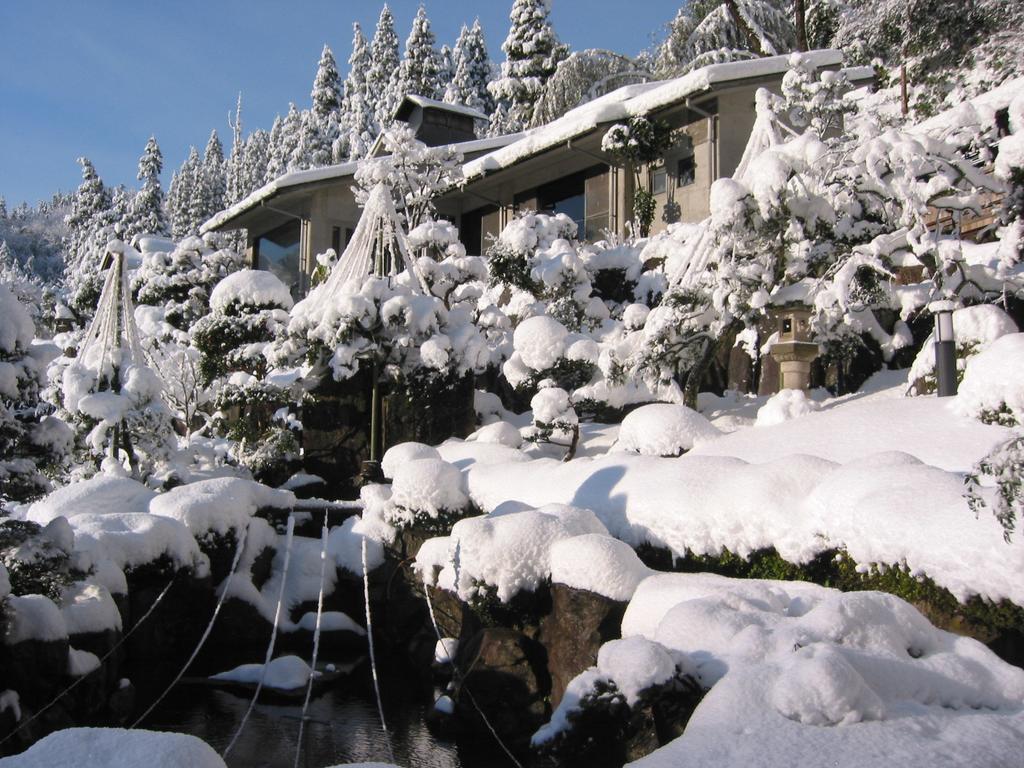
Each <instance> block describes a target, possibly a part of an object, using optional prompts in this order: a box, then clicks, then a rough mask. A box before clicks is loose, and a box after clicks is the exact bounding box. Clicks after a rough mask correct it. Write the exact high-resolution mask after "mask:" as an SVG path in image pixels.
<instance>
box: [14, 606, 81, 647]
mask: <svg viewBox="0 0 1024 768" xmlns="http://www.w3.org/2000/svg"><path fill="white" fill-rule="evenodd" d="M4 610H5V613H6V617H7V627H6V631H5V632H4V637H3V641H4V643H5V644H7V645H14V644H15V643H20V642H22V641H24V640H41V641H44V642H46V641H50V640H63V639H64V638H66V637H67V636H68V629H67V625H66V624H65V623H64V616H63V614H61V612H60V608H58V607H57V606H56V605H55V604H54V602H53V601H52V600H50V598H48V597H46V596H45V595H10V596H8V598H7V601H6V603H5V605H4Z"/></svg>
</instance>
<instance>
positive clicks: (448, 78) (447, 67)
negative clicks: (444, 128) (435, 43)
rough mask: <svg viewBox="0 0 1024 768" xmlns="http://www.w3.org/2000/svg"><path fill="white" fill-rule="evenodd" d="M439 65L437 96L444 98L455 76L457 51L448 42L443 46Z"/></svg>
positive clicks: (438, 57)
mask: <svg viewBox="0 0 1024 768" xmlns="http://www.w3.org/2000/svg"><path fill="white" fill-rule="evenodd" d="M463 26H465V25H463ZM437 66H438V69H437V98H438V99H443V98H444V92H445V90H446V89H447V88H448V86H449V85H450V84H451V82H452V80H453V79H454V78H455V52H454V51H452V48H451V46H450V45H448V43H445V44H444V45H442V46H441V50H440V52H439V53H438V55H437Z"/></svg>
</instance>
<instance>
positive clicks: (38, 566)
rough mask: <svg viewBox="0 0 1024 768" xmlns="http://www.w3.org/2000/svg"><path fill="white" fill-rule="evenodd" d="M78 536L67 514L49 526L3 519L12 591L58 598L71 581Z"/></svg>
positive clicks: (1, 543) (1, 542) (1, 536)
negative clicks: (65, 517) (69, 569)
mask: <svg viewBox="0 0 1024 768" xmlns="http://www.w3.org/2000/svg"><path fill="white" fill-rule="evenodd" d="M74 539H75V535H74V532H73V531H72V530H71V527H70V526H69V525H68V521H67V520H65V519H64V518H63V517H58V518H56V519H55V520H53V521H51V522H50V523H48V524H46V525H45V526H42V525H40V524H38V523H33V522H30V521H28V520H9V519H8V520H0V564H2V565H3V567H4V569H5V570H6V574H7V577H8V580H9V586H10V590H11V592H12V593H13V594H15V595H46V596H47V597H49V598H50V599H51V600H58V599H59V598H60V594H61V591H62V590H63V589H64V587H65V586H67V585H68V584H69V583H70V582H71V575H70V574H69V571H68V567H69V563H70V555H71V552H72V549H73V546H74Z"/></svg>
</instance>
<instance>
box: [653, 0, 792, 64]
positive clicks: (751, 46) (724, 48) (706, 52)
mask: <svg viewBox="0 0 1024 768" xmlns="http://www.w3.org/2000/svg"><path fill="white" fill-rule="evenodd" d="M795 46H796V30H795V28H794V25H793V17H792V14H791V13H790V8H789V3H788V2H787V0H695V1H694V2H691V3H688V4H686V5H684V6H683V7H682V8H680V10H679V12H678V13H677V14H676V17H675V18H674V19H673V20H672V22H671V23H670V24H669V34H668V37H667V39H666V40H665V41H664V42H663V43H662V45H661V46H660V47H659V49H658V53H657V57H656V63H655V71H656V73H657V75H658V76H659V77H674V76H678V75H680V74H683V73H685V72H688V71H689V70H691V69H696V68H698V67H702V66H705V65H707V64H713V63H715V62H718V61H732V60H735V59H742V58H751V57H754V56H773V55H776V54H780V53H786V52H787V51H791V50H793V49H794V47H795Z"/></svg>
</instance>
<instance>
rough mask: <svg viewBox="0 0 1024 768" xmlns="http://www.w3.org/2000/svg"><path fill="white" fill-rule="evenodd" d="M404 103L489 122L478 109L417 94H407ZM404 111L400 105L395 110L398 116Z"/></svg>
mask: <svg viewBox="0 0 1024 768" xmlns="http://www.w3.org/2000/svg"><path fill="white" fill-rule="evenodd" d="M403 101H408V102H411V103H413V104H415V105H416V106H417V107H422V108H423V109H426V108H428V107H431V108H433V109H443V110H444V111H445V112H455V113H456V114H459V115H466V116H467V117H472V118H473V119H475V120H487V119H488V118H487V115H485V114H484V113H483V112H481V111H480V110H478V109H473V108H472V107H467V106H466V105H465V104H450V103H448V102H447V101H438V100H437V99H428V98H427V97H426V96H420V95H419V94H417V93H407V94H406V95H405V98H404V99H403ZM401 109H402V105H401V104H399V105H398V109H396V110H395V115H397V114H398V113H399V112H400V111H401Z"/></svg>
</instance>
